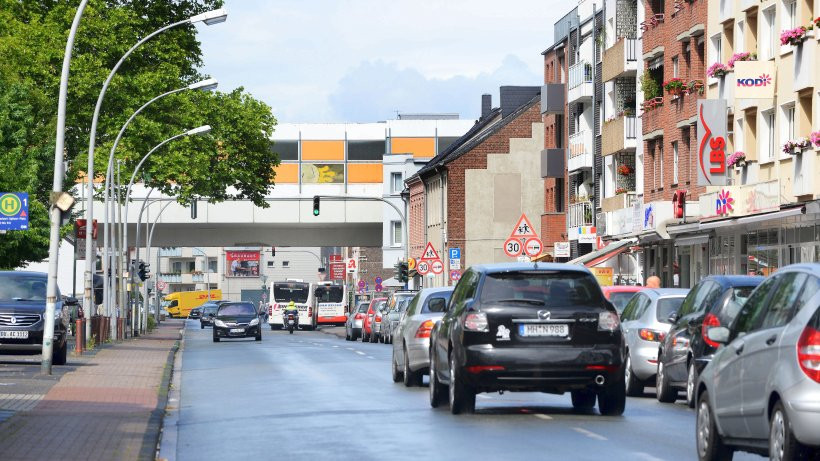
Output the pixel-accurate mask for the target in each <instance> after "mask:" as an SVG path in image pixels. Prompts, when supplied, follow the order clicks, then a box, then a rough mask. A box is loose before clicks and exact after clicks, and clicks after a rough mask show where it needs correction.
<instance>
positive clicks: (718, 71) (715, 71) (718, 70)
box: [706, 62, 731, 78]
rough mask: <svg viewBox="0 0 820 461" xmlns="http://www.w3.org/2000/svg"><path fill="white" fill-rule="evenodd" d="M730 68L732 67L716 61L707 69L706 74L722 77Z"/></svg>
mask: <svg viewBox="0 0 820 461" xmlns="http://www.w3.org/2000/svg"><path fill="white" fill-rule="evenodd" d="M730 70H731V69H729V68H728V67H727V66H726V65H725V64H723V63H721V62H716V63H714V64H712V65H711V66H709V68H708V69H706V75H708V76H709V77H714V78H720V77H723V76H724V75H726V74H728V73H729V71H730Z"/></svg>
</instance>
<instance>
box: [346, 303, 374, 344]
mask: <svg viewBox="0 0 820 461" xmlns="http://www.w3.org/2000/svg"><path fill="white" fill-rule="evenodd" d="M368 307H370V301H361V302H359V304H358V305H357V306H356V309H354V310H352V311H350V313H349V314H347V321H346V322H345V339H346V340H348V341H356V340H357V339H358V338H359V336H361V335H362V323H363V322H364V316H365V315H367V308H368Z"/></svg>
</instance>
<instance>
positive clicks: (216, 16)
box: [44, 8, 228, 341]
mask: <svg viewBox="0 0 820 461" xmlns="http://www.w3.org/2000/svg"><path fill="white" fill-rule="evenodd" d="M227 16H228V13H227V11H225V9H224V8H219V9H217V10H213V11H207V12H205V13H200V14H197V15H194V16H191V17H190V18H188V19H184V20H182V21H178V22H175V23H173V24H169V25H167V26H164V27H161V28H159V29H157V30H155V31H154V32H151V33H150V34H148V35H146V36H145V37H143V38H142V39H141V40H140V41H138V42H137V43H136V44H135V45H134V46H132V47H131V48H130V49H129V50H128V51H126V52H125V54H124V55H123V56H122V57H121V58H120V60H119V61H117V63H116V64H115V65H114V68H113V69H111V72H110V73H109V74H108V77H107V78H106V79H105V82H103V86H102V89H101V90H100V94H99V96H98V97H97V104H96V106H94V116H93V117H92V118H91V134H90V136H89V140H88V167H87V171H86V180H87V181H88V184H87V194H88V197H87V198H86V216H85V217H86V220H87V221H86V222H87V223H89V225H91V224H92V223H93V222H94V221H93V218H94V145H95V142H96V137H97V121H98V120H99V118H100V109H101V108H102V102H103V99H104V98H105V92H106V91H107V90H108V85H109V84H110V83H111V80H112V79H113V78H114V75H115V74H116V73H117V70H118V69H119V68H120V66H121V65H122V63H123V62H124V61H125V59H126V58H128V56H129V55H130V54H131V53H133V52H134V50H136V49H137V48H139V47H140V46H141V45H142V44H143V43H145V42H147V41H148V40H150V39H152V38H154V36H156V35H158V34H160V33H162V32H165V31H166V30H168V29H172V28H174V27H177V26H181V25H185V24H193V23H197V22H203V23H205V24H206V25H211V24H218V23H220V22H224V21H225V19H227ZM60 154H62V152H60ZM61 187H62V185H61ZM93 243H94V241H93V240H92V233H91V232H88V233H87V235H86V248H85V259H86V267H85V293H84V296H83V307H84V308H85V312H86V314H87V315H91V314H93V308H94V303H93V300H92V297H91V293H92V291H91V281H92V280H91V279H92V278H91V265H92V264H93V263H94V261H95V257H96V256H95V254H94V248H93V246H92V245H93ZM54 293H56V290H55V291H54ZM90 334H91V327H90V324H89V326H88V327H87V328H86V337H88V336H90ZM44 341H45V339H44Z"/></svg>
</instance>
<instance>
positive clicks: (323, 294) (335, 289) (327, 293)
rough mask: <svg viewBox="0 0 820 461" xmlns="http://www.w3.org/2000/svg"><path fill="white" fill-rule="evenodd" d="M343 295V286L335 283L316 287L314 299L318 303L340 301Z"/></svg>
mask: <svg viewBox="0 0 820 461" xmlns="http://www.w3.org/2000/svg"><path fill="white" fill-rule="evenodd" d="M343 297H344V288H343V287H340V286H337V285H330V286H328V285H325V286H319V287H316V301H317V302H320V303H340V302H342V298H343Z"/></svg>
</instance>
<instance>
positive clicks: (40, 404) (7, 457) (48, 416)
mask: <svg viewBox="0 0 820 461" xmlns="http://www.w3.org/2000/svg"><path fill="white" fill-rule="evenodd" d="M183 322H184V321H181V320H167V321H165V322H162V323H161V324H160V325H159V327H158V328H157V329H156V330H154V331H153V332H152V333H150V334H148V335H145V336H142V337H139V338H133V339H128V340H125V341H123V342H121V343H117V344H114V345H112V346H106V347H103V348H101V349H100V350H99V351H98V352H96V354H94V355H93V356H90V357H88V358H83V359H82V360H78V361H77V367H76V369H74V370H73V371H70V372H68V373H66V374H65V375H63V376H62V377H61V378H60V380H59V382H57V383H56V384H54V386H52V387H51V389H50V390H49V391H48V392H47V393H46V394H45V396H43V397H42V399H39V400H38V401H37V403H36V405H32V403H33V402H25V403H23V402H21V410H22V411H19V412H15V413H14V414H13V415H12V416H11V417H10V418H9V419H8V420H6V421H4V422H2V423H0V460H3V461H11V460H21V461H22V460H44V459H62V460H137V459H139V460H143V459H145V460H153V459H154V458H155V452H156V447H157V441H158V438H159V432H160V425H161V422H162V415H163V413H164V410H165V403H166V398H167V391H168V382H169V378H170V372H171V368H172V365H173V356H174V353H175V351H176V348H177V347H178V340H179V338H180V329H181V328H182V327H183V325H184V323H183ZM69 364H71V358H69ZM31 406H33V408H29V407H31Z"/></svg>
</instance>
